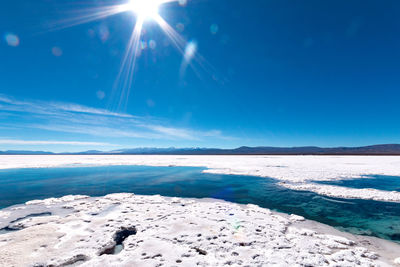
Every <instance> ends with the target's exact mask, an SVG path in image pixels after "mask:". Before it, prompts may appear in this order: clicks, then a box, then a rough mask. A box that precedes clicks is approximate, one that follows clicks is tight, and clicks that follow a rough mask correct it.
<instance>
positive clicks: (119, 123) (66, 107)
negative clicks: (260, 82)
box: [0, 94, 230, 141]
mask: <svg viewBox="0 0 400 267" xmlns="http://www.w3.org/2000/svg"><path fill="white" fill-rule="evenodd" d="M6 111H7V112H8V113H9V114H12V116H14V117H15V122H10V120H6V121H4V122H3V125H6V124H10V123H11V125H9V126H13V127H19V128H22V129H24V128H27V129H32V128H35V129H41V130H47V131H53V132H64V133H76V134H84V135H90V136H101V137H114V138H135V139H150V140H151V139H159V140H189V141H200V140H202V139H203V138H210V137H211V138H217V139H221V140H226V139H227V138H230V137H225V136H223V135H222V133H221V132H220V131H219V130H210V131H198V130H192V129H187V128H179V127H171V126H169V125H168V123H167V122H166V121H165V120H163V119H158V118H154V117H140V116H133V115H130V114H126V113H118V112H112V111H108V110H106V109H101V108H93V107H88V106H83V105H79V104H74V103H61V102H45V101H18V100H15V99H13V98H11V97H9V96H5V95H1V94H0V112H1V114H3V115H4V113H5V112H6ZM3 118H4V117H3ZM0 122H1V117H0Z"/></svg>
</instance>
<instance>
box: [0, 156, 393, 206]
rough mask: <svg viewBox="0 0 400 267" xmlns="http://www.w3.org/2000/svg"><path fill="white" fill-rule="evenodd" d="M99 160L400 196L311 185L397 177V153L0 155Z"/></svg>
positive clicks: (65, 161) (26, 163) (78, 162)
mask: <svg viewBox="0 0 400 267" xmlns="http://www.w3.org/2000/svg"><path fill="white" fill-rule="evenodd" d="M101 165H148V166H195V167H196V166H197V167H205V168H207V169H206V170H205V171H204V172H208V173H215V174H236V175H254V176H261V177H271V178H274V179H278V180H281V181H286V182H289V183H285V184H284V183H282V186H287V187H290V188H292V189H294V188H295V187H296V188H300V187H302V188H303V190H311V191H313V192H317V193H319V194H325V195H329V196H332V197H344V198H361V199H375V200H385V201H399V199H400V193H399V192H390V193H388V192H387V191H383V190H364V189H351V190H350V189H346V188H345V187H338V186H336V187H333V186H330V187H329V186H326V185H317V184H312V185H311V184H310V182H312V181H316V180H325V181H326V180H337V179H349V178H362V177H364V176H368V175H393V176H400V157H397V156H208V155H207V156H173V155H168V156H161V155H157V156H156V155H147V156H142V155H95V156H91V155H68V156H64V155H54V156H53V155H51V156H49V155H35V156H31V155H27V156H19V155H18V156H8V155H4V156H0V169H8V168H40V167H60V166H70V167H78V166H101ZM293 183H298V184H294V185H293ZM306 188H308V189H306ZM329 190H331V191H329ZM328 191H329V192H328ZM385 194H386V195H387V196H384V195H385ZM382 196H384V198H382Z"/></svg>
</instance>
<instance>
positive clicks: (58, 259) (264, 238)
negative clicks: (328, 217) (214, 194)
mask: <svg viewBox="0 0 400 267" xmlns="http://www.w3.org/2000/svg"><path fill="white" fill-rule="evenodd" d="M0 215H1V216H0V228H2V230H0V232H2V233H3V234H1V235H0V266H7V267H8V266H18V267H19V266H77V265H79V266H225V265H232V266H357V265H361V266H390V265H394V264H395V262H394V260H395V258H397V257H399V256H400V246H399V245H397V244H395V243H392V242H389V241H384V240H379V239H374V238H371V237H360V236H354V235H350V234H347V233H341V232H339V231H336V230H334V229H333V228H331V227H329V226H325V225H322V224H318V223H316V222H310V221H306V220H304V218H303V217H301V216H297V215H290V216H289V215H284V214H278V213H275V212H271V211H270V210H268V209H263V208H260V207H258V206H255V205H239V204H234V203H229V202H224V201H216V200H210V199H209V200H192V199H181V198H167V197H161V196H138V195H133V194H111V195H107V196H105V197H96V198H89V197H85V196H66V197H64V198H60V199H54V198H52V199H47V200H41V201H40V200H39V201H30V202H27V203H26V204H25V205H19V206H14V207H10V208H7V209H4V210H2V211H1V213H0Z"/></svg>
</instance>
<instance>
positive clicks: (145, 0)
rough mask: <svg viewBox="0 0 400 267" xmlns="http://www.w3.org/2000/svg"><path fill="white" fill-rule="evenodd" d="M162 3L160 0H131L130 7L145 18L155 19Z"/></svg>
mask: <svg viewBox="0 0 400 267" xmlns="http://www.w3.org/2000/svg"><path fill="white" fill-rule="evenodd" d="M160 4H161V2H160V1H159V0H129V3H128V8H129V9H130V10H132V11H133V12H134V13H135V14H136V15H137V16H139V17H142V18H143V19H154V18H155V17H157V16H158V8H159V6H160Z"/></svg>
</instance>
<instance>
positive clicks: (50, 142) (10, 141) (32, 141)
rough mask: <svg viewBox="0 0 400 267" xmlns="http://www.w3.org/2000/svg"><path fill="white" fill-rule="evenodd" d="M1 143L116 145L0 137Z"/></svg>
mask: <svg viewBox="0 0 400 267" xmlns="http://www.w3.org/2000/svg"><path fill="white" fill-rule="evenodd" d="M0 144H1V145H74V146H117V145H113V144H109V143H102V142H81V141H40V140H14V139H0Z"/></svg>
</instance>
